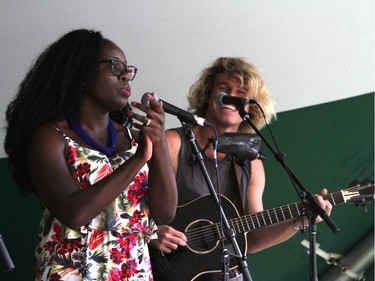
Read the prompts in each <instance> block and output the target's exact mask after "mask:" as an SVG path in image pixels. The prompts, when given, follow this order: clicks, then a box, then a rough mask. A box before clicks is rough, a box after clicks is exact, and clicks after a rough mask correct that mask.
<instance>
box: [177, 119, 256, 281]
mask: <svg viewBox="0 0 375 281" xmlns="http://www.w3.org/2000/svg"><path fill="white" fill-rule="evenodd" d="M180 121H181V123H182V126H183V128H184V132H185V135H186V137H187V138H188V142H189V144H190V146H191V149H192V152H193V153H194V155H195V156H196V157H197V160H198V163H199V165H200V168H201V170H202V172H203V175H204V177H205V180H206V182H207V185H208V187H209V190H210V192H211V194H212V197H213V199H214V201H215V203H216V206H217V207H218V210H219V211H220V215H221V218H222V223H223V225H224V227H225V230H226V234H227V235H228V238H229V240H230V241H231V244H232V246H233V249H234V250H235V255H236V257H237V261H238V265H239V267H240V270H241V273H242V275H243V277H244V280H246V281H252V279H251V276H250V272H249V268H248V266H247V263H246V256H243V255H242V253H241V249H240V247H239V246H238V243H237V240H236V237H235V234H234V231H233V230H232V229H231V228H230V225H229V222H228V220H227V218H226V216H225V213H224V210H223V208H222V207H221V205H220V201H219V197H218V195H217V194H216V191H215V189H214V187H213V185H212V182H211V179H210V177H209V174H208V172H207V168H206V166H205V164H204V161H203V157H202V154H201V152H200V151H199V149H198V146H197V144H196V139H195V136H194V133H193V131H192V130H191V127H190V126H189V125H186V124H185V123H184V122H183V121H182V120H180ZM223 250H225V249H223ZM245 255H246V253H245Z"/></svg>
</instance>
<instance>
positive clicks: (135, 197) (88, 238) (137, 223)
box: [35, 134, 157, 281]
mask: <svg viewBox="0 0 375 281" xmlns="http://www.w3.org/2000/svg"><path fill="white" fill-rule="evenodd" d="M63 135H64V138H65V139H66V141H67V152H68V153H67V164H68V166H69V168H70V170H71V172H72V175H73V177H74V178H75V180H76V181H77V182H78V183H79V185H80V188H81V189H84V188H90V185H92V184H94V183H95V182H97V181H100V180H101V179H103V178H105V177H106V176H108V175H109V174H110V173H112V172H113V171H114V170H115V169H116V168H117V167H119V166H120V165H122V164H123V163H124V162H126V160H128V159H129V158H130V157H131V156H132V155H133V154H134V153H135V151H136V148H137V144H136V143H135V142H133V147H132V148H131V149H130V150H129V151H126V152H124V153H122V154H121V155H116V156H114V157H110V158H108V157H107V156H106V155H104V154H102V153H101V152H99V151H96V150H92V149H89V148H86V147H82V146H80V145H78V144H77V143H76V142H74V141H73V140H72V139H70V138H69V137H68V136H66V135H65V134H63ZM147 190H148V167H147V165H145V166H144V167H143V168H142V169H141V170H140V171H139V173H138V174H137V176H136V177H135V178H134V180H133V181H132V182H131V184H130V185H129V186H128V187H126V188H125V189H124V191H123V192H122V193H121V194H120V195H119V196H118V197H117V198H116V200H115V201H114V202H112V204H110V205H109V206H108V207H107V208H106V209H105V210H104V211H103V212H102V213H100V214H99V215H98V216H97V217H95V218H94V219H93V220H92V221H91V222H90V223H88V224H86V225H83V226H82V227H81V228H80V229H79V230H74V229H70V228H68V227H67V226H65V225H64V224H63V223H61V222H60V221H59V220H58V219H56V218H55V217H53V216H52V215H51V213H50V212H49V210H48V209H47V208H44V212H43V218H42V221H41V225H40V226H41V228H40V234H39V236H40V239H41V241H40V243H39V245H38V247H37V249H36V252H35V253H36V258H37V268H36V278H35V280H38V281H39V280H51V281H60V280H61V281H78V280H79V281H124V280H126V281H151V280H153V277H152V271H151V263H150V258H149V253H148V247H147V243H148V241H149V239H153V238H155V236H156V228H157V227H156V224H155V222H154V221H153V220H152V219H151V216H150V214H149V210H148V207H147V203H146V198H147Z"/></svg>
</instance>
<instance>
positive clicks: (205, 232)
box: [185, 219, 219, 253]
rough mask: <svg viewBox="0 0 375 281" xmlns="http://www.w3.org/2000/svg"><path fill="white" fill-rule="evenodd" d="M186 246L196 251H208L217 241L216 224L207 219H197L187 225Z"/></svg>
mask: <svg viewBox="0 0 375 281" xmlns="http://www.w3.org/2000/svg"><path fill="white" fill-rule="evenodd" d="M185 233H186V235H187V237H188V245H187V246H188V248H189V249H190V250H191V251H193V252H196V253H208V252H210V251H212V250H214V249H215V248H216V246H217V244H218V242H219V236H218V231H217V229H216V225H215V224H214V223H212V222H211V221H209V220H203V219H202V220H197V221H194V222H192V223H191V224H189V225H188V226H187V229H186V231H185Z"/></svg>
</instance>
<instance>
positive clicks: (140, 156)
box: [27, 126, 150, 229]
mask: <svg viewBox="0 0 375 281" xmlns="http://www.w3.org/2000/svg"><path fill="white" fill-rule="evenodd" d="M65 148H66V142H65V140H64V138H63V137H62V136H61V134H60V133H59V132H58V131H57V130H56V129H55V128H53V127H52V126H43V127H41V128H40V129H39V130H37V131H36V133H35V134H34V135H33V136H32V138H31V141H30V143H29V146H28V152H27V161H28V162H27V164H28V168H29V171H30V175H31V180H32V182H33V184H34V186H35V188H36V190H37V192H38V196H39V198H40V200H41V201H42V202H43V203H44V204H45V205H46V207H47V208H48V209H49V210H50V211H51V212H52V213H53V214H54V216H56V217H57V218H58V219H59V220H60V221H61V222H63V223H64V224H65V225H67V226H68V227H70V228H73V229H76V228H79V227H80V226H82V225H84V224H86V223H87V222H89V221H90V220H91V219H92V218H94V217H95V216H97V215H98V214H99V213H100V212H101V211H103V210H104V209H105V208H106V207H107V206H108V205H109V204H110V203H111V202H112V201H113V200H114V199H115V198H116V197H117V196H118V195H119V194H120V193H121V192H122V191H123V190H124V189H125V188H126V187H127V186H128V185H129V183H130V182H131V181H132V180H133V179H134V176H135V175H136V174H137V173H138V171H139V170H140V169H141V167H143V165H144V164H145V163H146V161H147V160H148V159H147V157H148V155H149V154H150V152H149V151H147V149H150V148H147V149H145V150H144V152H142V153H137V154H136V155H134V156H133V157H132V158H131V159H129V160H128V161H127V162H126V164H125V165H122V166H121V167H119V168H118V169H117V170H116V171H114V172H113V173H112V174H110V175H109V176H107V177H105V178H104V179H103V180H101V181H98V182H97V183H95V184H93V185H92V186H90V188H85V189H80V188H79V186H78V184H77V182H76V181H75V180H74V179H73V177H72V174H71V172H70V171H69V169H68V165H67V163H66V158H65Z"/></svg>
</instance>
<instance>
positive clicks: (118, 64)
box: [99, 59, 137, 81]
mask: <svg viewBox="0 0 375 281" xmlns="http://www.w3.org/2000/svg"><path fill="white" fill-rule="evenodd" d="M99 63H109V70H110V71H111V73H112V74H113V75H115V76H122V75H124V74H126V75H127V76H128V78H129V80H130V81H132V80H133V79H134V78H135V75H136V74H137V68H136V67H135V66H132V65H126V64H124V63H123V62H122V61H119V60H115V59H108V60H101V61H99Z"/></svg>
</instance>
